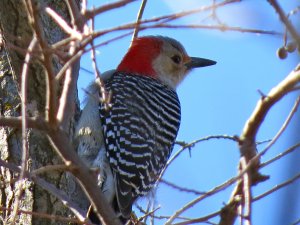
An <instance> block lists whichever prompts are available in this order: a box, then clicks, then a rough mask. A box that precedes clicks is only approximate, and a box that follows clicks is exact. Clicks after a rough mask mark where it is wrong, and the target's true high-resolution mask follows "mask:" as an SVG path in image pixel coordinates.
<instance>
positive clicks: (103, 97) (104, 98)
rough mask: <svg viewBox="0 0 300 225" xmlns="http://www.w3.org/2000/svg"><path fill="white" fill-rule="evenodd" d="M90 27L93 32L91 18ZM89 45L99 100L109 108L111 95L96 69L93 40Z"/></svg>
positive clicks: (105, 107) (106, 108) (92, 20)
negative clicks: (99, 94)
mask: <svg viewBox="0 0 300 225" xmlns="http://www.w3.org/2000/svg"><path fill="white" fill-rule="evenodd" d="M91 27H92V32H93V31H94V19H93V18H92V19H91ZM91 46H92V48H91V58H92V64H93V68H94V71H95V73H96V83H97V85H98V86H99V89H100V93H101V99H100V100H101V102H102V103H103V105H104V109H105V110H109V108H110V99H111V97H110V95H109V93H108V92H107V91H106V89H105V84H104V82H103V80H102V79H101V76H100V71H99V69H98V66H97V61H96V49H95V46H94V41H92V42H91Z"/></svg>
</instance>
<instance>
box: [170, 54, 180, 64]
mask: <svg viewBox="0 0 300 225" xmlns="http://www.w3.org/2000/svg"><path fill="white" fill-rule="evenodd" d="M171 59H172V60H173V62H174V63H176V64H179V63H180V62H181V57H180V56H179V55H174V56H172V57H171Z"/></svg>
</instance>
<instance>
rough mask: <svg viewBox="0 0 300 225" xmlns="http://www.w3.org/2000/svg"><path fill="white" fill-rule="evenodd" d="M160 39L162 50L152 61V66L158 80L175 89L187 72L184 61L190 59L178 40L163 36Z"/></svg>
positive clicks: (186, 61)
mask: <svg viewBox="0 0 300 225" xmlns="http://www.w3.org/2000/svg"><path fill="white" fill-rule="evenodd" d="M158 38H159V37H158ZM161 40H162V42H163V45H162V50H161V52H160V54H159V55H158V57H157V58H156V59H155V60H154V61H153V68H154V70H155V71H156V73H157V76H158V79H159V80H161V81H162V82H163V83H164V84H166V85H168V86H169V87H171V88H172V89H176V87H177V86H178V85H179V84H180V82H181V81H182V80H183V79H184V77H185V76H186V74H187V73H188V71H189V70H188V67H187V66H186V63H188V62H189V61H190V60H191V59H190V57H189V56H188V55H187V53H186V51H185V49H184V47H183V46H182V45H181V44H180V43H179V42H178V41H176V40H174V39H171V38H165V37H161Z"/></svg>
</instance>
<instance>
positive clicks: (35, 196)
mask: <svg viewBox="0 0 300 225" xmlns="http://www.w3.org/2000/svg"><path fill="white" fill-rule="evenodd" d="M24 2H26V1H11V0H1V1H0V25H1V33H0V34H2V35H1V36H2V41H1V37H0V49H1V51H0V85H1V86H0V110H1V111H0V113H1V116H20V115H21V105H20V104H21V98H20V81H21V71H22V67H23V62H24V58H25V54H26V51H25V50H26V49H27V48H28V45H29V43H30V41H31V39H32V36H33V30H32V28H31V26H30V23H29V21H28V17H27V15H28V14H27V13H26V6H25V5H24ZM37 2H38V7H42V6H43V7H44V6H50V7H51V8H52V9H53V10H55V11H56V12H57V13H58V14H60V15H61V16H62V17H63V18H64V19H65V20H66V21H70V18H69V16H68V8H67V6H66V4H65V1H56V0H39V1H37ZM40 21H41V23H42V29H43V30H42V32H43V33H44V36H45V38H46V39H47V41H48V43H49V44H51V43H55V42H57V41H59V40H62V39H63V38H65V34H64V32H63V31H62V30H61V29H60V28H59V27H57V25H56V24H55V23H54V22H53V21H52V20H51V18H50V17H49V16H47V15H46V14H45V12H44V10H40ZM1 43H2V44H1ZM61 66H62V65H61V64H60V63H59V62H58V61H57V60H53V69H54V71H55V73H56V72H57V71H58V70H59V69H60V68H61ZM74 67H76V70H75V71H74V70H73V71H74V72H75V73H78V72H79V62H78V63H77V65H76V66H74ZM28 77H29V78H28V79H29V80H28V90H27V91H28V92H27V95H28V97H27V102H28V103H27V114H28V116H37V115H39V116H42V117H44V116H45V99H46V98H45V96H46V88H45V87H46V80H45V78H46V76H45V68H44V66H43V65H42V64H41V62H40V61H38V60H35V61H33V62H31V64H30V67H29V71H28ZM58 92H60V91H59V90H58ZM57 94H59V93H57ZM74 95H76V97H75V98H76V99H77V93H74ZM77 102H78V101H77ZM78 112H79V108H78V104H76V107H75V110H74V111H72V112H70V113H72V115H71V116H70V118H71V121H70V122H69V129H68V130H67V131H66V132H67V133H68V134H69V136H70V138H71V137H72V135H73V133H72V131H73V129H74V122H73V121H74V119H75V118H76V116H78ZM27 140H28V144H29V160H28V162H27V164H28V170H29V171H33V170H35V169H37V168H40V167H43V166H45V165H57V164H61V160H60V158H59V156H58V155H57V154H56V153H55V152H54V151H53V149H52V147H51V145H50V143H49V141H48V139H47V137H46V135H45V134H44V133H42V132H40V131H38V130H35V129H27ZM0 143H1V144H0V156H1V159H2V160H5V161H7V162H10V163H13V164H14V165H18V166H20V164H21V156H22V135H21V129H19V128H6V127H0ZM0 168H1V169H0V179H1V184H2V186H1V189H0V206H1V207H5V208H7V209H13V208H15V207H14V206H15V204H16V201H17V199H18V197H17V196H16V195H17V194H18V191H17V190H18V189H19V188H20V189H21V192H19V193H21V196H20V197H19V199H20V202H19V207H18V209H21V210H24V211H29V212H32V211H33V212H38V213H46V214H51V215H62V216H66V215H69V214H70V212H69V211H68V209H67V207H65V206H64V205H63V203H62V202H61V201H60V200H58V199H57V198H55V197H53V195H51V194H49V193H48V192H46V191H45V190H44V189H42V188H40V187H39V186H37V185H35V184H34V183H33V182H32V181H30V180H25V181H24V180H23V181H19V180H18V174H16V173H14V172H12V171H11V170H9V169H7V168H4V167H0ZM42 176H43V178H45V179H46V180H47V181H49V183H52V184H54V185H55V186H56V187H57V188H59V189H64V190H70V188H69V187H70V185H74V187H73V190H74V188H77V185H76V184H75V183H73V180H71V183H70V182H66V181H67V180H68V179H66V176H65V173H63V172H60V171H54V170H52V171H51V172H47V173H45V174H43V175H42ZM66 185H69V186H68V187H66ZM77 199H78V198H77ZM80 203H82V205H84V206H85V207H86V204H87V202H86V201H85V202H80ZM0 211H1V216H0V221H1V222H2V223H4V224H22V225H24V224H27V225H30V224H39V225H41V224H67V222H60V221H58V220H54V219H52V220H49V219H45V218H42V217H40V216H32V215H30V214H27V213H19V214H18V215H17V216H16V217H15V218H13V217H12V216H11V215H12V211H11V210H0ZM14 219H15V221H13V220H14ZM2 223H1V224H2Z"/></svg>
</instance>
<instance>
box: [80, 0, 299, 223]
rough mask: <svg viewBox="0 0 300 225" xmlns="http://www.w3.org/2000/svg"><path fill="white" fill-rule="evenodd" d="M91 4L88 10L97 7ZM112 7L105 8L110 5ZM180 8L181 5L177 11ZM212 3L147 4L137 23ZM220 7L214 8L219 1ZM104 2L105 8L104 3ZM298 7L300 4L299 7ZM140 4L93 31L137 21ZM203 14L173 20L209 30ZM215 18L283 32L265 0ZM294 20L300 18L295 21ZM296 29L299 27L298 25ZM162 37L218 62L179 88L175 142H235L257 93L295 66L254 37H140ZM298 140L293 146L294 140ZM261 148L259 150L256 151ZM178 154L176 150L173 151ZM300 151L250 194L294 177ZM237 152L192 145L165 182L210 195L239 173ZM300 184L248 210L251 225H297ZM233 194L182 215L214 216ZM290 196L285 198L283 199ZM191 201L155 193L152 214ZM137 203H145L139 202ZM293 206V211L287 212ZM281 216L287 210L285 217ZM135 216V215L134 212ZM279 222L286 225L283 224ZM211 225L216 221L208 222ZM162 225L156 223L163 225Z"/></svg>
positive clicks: (275, 118) (268, 128)
mask: <svg viewBox="0 0 300 225" xmlns="http://www.w3.org/2000/svg"><path fill="white" fill-rule="evenodd" d="M95 2H96V1H90V2H89V4H90V5H93V4H95V5H97V4H98V3H97V4H96V3H95ZM109 2H112V1H105V2H104V3H109ZM183 2H184V4H183ZM210 2H211V1H193V0H187V1H179V0H165V1H148V4H147V6H146V9H145V13H144V16H143V18H153V17H155V16H160V15H165V14H170V13H174V12H181V11H182V10H189V9H193V8H196V7H200V6H202V5H205V4H209V3H210ZM218 2H219V1H218ZM279 2H280V3H281V4H283V7H284V9H285V10H286V12H288V11H289V10H291V9H293V8H294V7H295V6H296V3H297V1H289V3H286V2H287V1H283V0H282V1H279ZM104 3H103V4H104ZM298 4H299V2H298ZM139 5H140V1H137V2H135V3H132V4H130V5H128V6H126V7H124V8H122V9H119V10H115V11H110V12H108V13H105V14H103V15H100V16H98V17H97V19H96V21H95V29H96V30H101V29H105V28H109V27H114V26H117V25H120V24H124V23H127V22H132V21H134V20H135V18H136V15H137V11H138V9H139ZM208 15H209V13H208V14H206V15H203V14H197V15H194V16H190V17H186V18H184V19H180V20H178V21H176V23H177V24H191V23H192V24H196V23H200V24H203V23H205V24H213V23H215V22H214V21H213V20H211V19H208V20H205V21H204V22H203V18H204V17H206V16H208ZM217 15H218V17H219V19H220V20H221V21H222V22H223V23H225V24H227V25H228V26H241V27H245V28H258V29H265V30H275V31H279V32H283V31H284V28H283V26H282V24H281V23H280V22H279V20H278V16H277V15H276V13H275V12H274V10H273V8H271V7H270V5H269V4H268V2H267V1H261V0H252V1H242V2H241V3H236V4H231V5H228V6H226V7H224V8H222V9H219V10H217ZM297 18H298V19H299V15H298V17H297ZM298 25H299V23H298ZM119 34H121V33H114V34H111V35H107V36H105V37H103V38H102V37H101V38H99V40H97V41H98V42H101V41H105V40H107V39H109V38H110V37H113V36H117V35H119ZM149 34H151V35H156V34H157V35H165V36H170V37H173V38H175V39H177V40H179V41H180V42H181V43H182V44H183V45H184V46H185V48H186V50H187V52H188V53H189V55H191V56H198V57H204V58H209V59H212V60H215V61H217V62H218V63H217V65H215V66H212V67H206V68H202V69H195V70H194V71H192V72H191V73H190V74H189V75H188V77H187V78H186V80H185V81H184V82H183V83H182V85H181V86H180V87H179V88H178V95H179V98H180V101H181V105H182V122H181V127H180V131H179V134H178V138H177V139H178V140H182V141H186V142H190V141H193V140H196V139H199V138H202V137H205V136H209V135H216V134H228V135H239V134H241V131H242V129H243V126H244V124H245V122H246V120H247V118H249V116H250V115H251V113H252V111H253V110H254V107H255V105H256V102H257V101H258V100H259V98H260V95H259V93H258V91H257V90H258V89H259V90H261V91H262V92H263V93H265V94H267V93H268V92H269V90H270V89H271V88H272V87H274V86H275V85H276V84H278V83H279V82H280V81H281V80H282V79H283V78H284V77H285V76H286V75H287V74H288V73H289V72H290V71H291V70H292V69H293V68H294V67H295V66H296V65H297V62H299V55H297V54H296V53H293V54H289V56H288V58H287V59H286V60H280V59H279V58H277V56H276V50H277V49H278V48H279V47H281V46H282V44H283V39H282V37H279V36H272V35H257V34H249V33H239V32H230V31H227V32H221V31H212V30H203V29H151V30H146V31H142V32H140V34H139V35H149ZM130 39H131V37H130V36H128V37H126V38H123V39H121V40H118V41H116V42H113V43H111V44H109V45H107V46H104V47H101V48H99V49H97V62H98V66H99V68H100V70H101V72H104V71H106V70H109V69H113V68H115V67H116V66H117V65H118V63H119V62H120V60H121V59H122V57H123V55H124V54H125V53H126V51H127V49H128V46H129V44H130ZM81 67H83V68H85V69H89V70H92V69H91V68H92V65H91V59H90V54H86V55H85V56H83V57H82V60H81ZM93 78H94V75H91V74H89V73H86V72H85V71H83V70H81V72H80V78H79V83H78V88H79V96H80V99H81V100H82V96H83V92H82V89H83V88H85V87H86V86H87V85H88V83H89V82H90V81H91V80H93ZM297 95H299V93H296V92H295V93H293V94H290V95H288V96H286V97H285V98H284V99H283V100H282V101H280V102H279V103H278V104H277V105H276V106H275V107H274V108H272V110H271V112H270V113H269V114H268V116H267V118H266V120H265V121H264V124H263V126H262V127H261V129H260V130H259V133H258V137H257V140H258V141H263V140H269V139H271V138H272V137H273V136H274V135H275V134H276V132H277V131H278V129H279V128H280V127H281V125H282V123H283V122H284V120H285V119H286V117H287V115H288V113H289V111H290V110H291V108H292V105H293V104H294V100H295V98H296V96H297ZM297 117H298V121H297V120H295V119H294V120H292V125H291V126H289V127H288V129H287V130H286V131H285V133H284V134H283V136H282V137H281V138H280V140H279V141H278V143H276V145H275V146H274V147H273V148H272V149H271V150H270V151H269V152H268V153H267V154H266V155H265V156H264V157H263V158H262V161H266V160H268V159H270V158H272V157H274V156H275V155H277V154H279V153H280V152H282V151H283V150H285V149H286V148H287V147H288V146H291V145H292V144H295V143H297V140H298V141H299V139H300V138H299V135H298V133H297V132H296V129H299V125H298V126H297V123H298V124H299V113H298V114H297ZM297 138H298V139H297ZM263 146H264V145H262V146H260V147H259V150H261V149H262V148H263ZM178 149H179V147H178V146H176V147H175V149H174V152H176V151H177V150H178ZM299 159H300V154H299V152H298V153H297V152H296V153H295V154H292V155H290V156H288V157H286V158H284V159H282V160H279V161H278V162H276V163H274V164H272V165H270V166H268V167H266V168H263V169H262V170H261V172H262V173H263V174H266V175H270V176H271V178H270V179H269V180H268V181H266V182H264V183H262V184H259V185H258V186H257V187H254V188H253V194H254V196H255V195H258V194H260V193H263V192H264V191H266V190H269V189H270V188H271V187H273V186H274V185H276V184H278V183H281V182H283V181H285V180H286V179H288V178H290V177H292V176H294V175H295V174H297V172H298V173H299V171H300V166H299V163H298V164H297V161H296V160H299ZM238 160H239V150H238V147H237V145H236V143H234V142H232V141H229V140H212V141H208V142H203V143H200V144H198V145H196V146H195V147H194V148H192V150H191V157H190V155H189V152H188V151H186V152H184V153H183V154H182V155H181V156H180V157H179V158H178V159H177V160H176V161H175V162H174V164H173V165H172V166H171V167H170V168H169V170H168V171H167V173H166V174H165V177H164V178H165V179H166V180H168V181H171V182H173V183H177V184H180V185H181V186H185V187H189V188H194V189H198V190H200V191H208V190H210V189H211V188H213V187H214V186H216V185H219V184H221V183H223V182H225V181H226V180H228V179H229V178H231V177H233V176H235V175H236V174H237V167H238ZM299 183H300V182H299V181H296V182H295V184H294V185H293V186H289V188H286V189H284V190H285V191H284V190H281V191H278V192H276V193H274V194H272V195H270V196H268V197H265V198H263V199H262V200H260V201H259V202H255V203H254V204H253V215H252V216H253V224H255V225H265V224H273V225H277V224H278V225H283V224H291V223H292V222H295V221H296V220H297V219H299V218H300V213H299V212H300V196H299V194H298V196H297V194H296V193H297V192H293V190H299V188H300V184H299ZM232 189H233V186H232V187H229V188H228V189H226V190H225V191H223V192H221V193H220V194H218V195H216V196H214V197H212V198H208V199H207V200H205V201H203V202H201V203H199V204H198V205H196V206H195V207H194V208H192V209H190V210H189V211H187V213H185V214H183V215H184V216H188V217H200V216H202V215H203V216H204V215H206V214H208V213H211V212H215V211H216V210H218V209H220V208H221V207H222V206H223V205H224V203H226V202H227V201H228V199H229V198H230V193H231V191H232ZM289 193H290V194H289ZM291 195H292V196H293V197H292V198H291V199H290V204H288V205H283V204H284V202H282V199H289V197H290V196H291ZM195 197H196V196H195V195H191V194H189V195H187V194H185V193H181V192H177V191H174V190H173V189H170V188H169V187H166V186H165V185H164V184H161V185H160V186H159V188H158V190H157V198H156V200H157V204H159V205H160V206H161V209H160V210H159V211H158V212H157V215H170V214H172V213H173V212H174V211H176V210H178V209H179V208H180V207H182V206H183V205H184V204H186V203H187V202H189V201H190V200H192V199H194V198H195ZM139 203H140V204H143V201H140V202H139ZM293 203H295V204H296V206H297V207H296V208H295V209H294V208H292V205H293ZM284 209H285V210H284ZM136 212H138V210H136ZM282 218H285V220H284V221H282V220H281V219H282ZM212 221H213V222H217V221H218V218H217V219H215V220H212ZM164 222H165V221H164V220H159V221H156V224H163V223H164ZM237 224H238V223H237Z"/></svg>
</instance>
